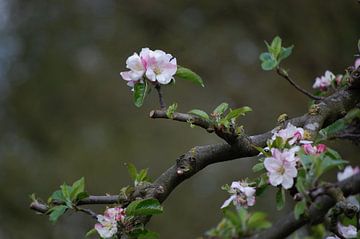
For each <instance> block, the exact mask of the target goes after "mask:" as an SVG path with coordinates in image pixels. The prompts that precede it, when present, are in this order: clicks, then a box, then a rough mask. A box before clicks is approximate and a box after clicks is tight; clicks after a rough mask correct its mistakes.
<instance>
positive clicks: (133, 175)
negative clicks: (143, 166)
mask: <svg viewBox="0 0 360 239" xmlns="http://www.w3.org/2000/svg"><path fill="white" fill-rule="evenodd" d="M126 166H127V170H128V172H129V175H130V177H131V179H132V180H134V181H135V180H136V177H137V174H138V173H137V169H136V167H135V165H134V164H132V163H127V164H126Z"/></svg>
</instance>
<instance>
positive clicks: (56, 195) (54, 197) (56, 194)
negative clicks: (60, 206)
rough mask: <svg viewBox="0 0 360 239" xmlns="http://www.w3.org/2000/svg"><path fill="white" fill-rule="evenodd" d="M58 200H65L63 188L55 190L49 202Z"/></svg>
mask: <svg viewBox="0 0 360 239" xmlns="http://www.w3.org/2000/svg"><path fill="white" fill-rule="evenodd" d="M53 200H56V201H60V202H65V201H66V198H65V197H64V195H63V193H62V191H61V190H56V191H55V192H53V193H52V194H51V196H50V198H49V200H48V202H49V203H50V202H51V201H53Z"/></svg>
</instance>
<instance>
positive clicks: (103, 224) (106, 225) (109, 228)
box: [95, 207, 125, 238]
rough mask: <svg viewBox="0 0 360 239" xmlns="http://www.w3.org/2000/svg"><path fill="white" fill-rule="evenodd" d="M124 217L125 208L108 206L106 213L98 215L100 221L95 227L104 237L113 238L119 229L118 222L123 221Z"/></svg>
mask: <svg viewBox="0 0 360 239" xmlns="http://www.w3.org/2000/svg"><path fill="white" fill-rule="evenodd" d="M124 218H125V210H124V209H122V208H121V207H115V208H108V209H106V210H105V212H104V215H98V216H97V220H98V222H99V223H96V224H95V229H96V231H97V232H98V233H99V235H100V236H101V237H102V238H111V237H113V236H114V235H115V234H116V233H117V231H118V229H117V223H118V222H123V221H124Z"/></svg>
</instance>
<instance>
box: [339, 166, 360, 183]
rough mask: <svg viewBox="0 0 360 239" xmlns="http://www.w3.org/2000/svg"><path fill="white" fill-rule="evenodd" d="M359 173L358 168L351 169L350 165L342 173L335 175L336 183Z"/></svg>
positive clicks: (359, 169)
mask: <svg viewBox="0 0 360 239" xmlns="http://www.w3.org/2000/svg"><path fill="white" fill-rule="evenodd" d="M359 172H360V168H359V167H355V168H353V167H351V166H350V165H349V166H347V167H346V168H345V169H344V171H343V172H338V174H337V179H338V181H342V180H344V179H347V178H349V177H351V176H353V175H354V174H357V173H359Z"/></svg>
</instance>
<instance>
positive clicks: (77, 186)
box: [70, 177, 85, 201]
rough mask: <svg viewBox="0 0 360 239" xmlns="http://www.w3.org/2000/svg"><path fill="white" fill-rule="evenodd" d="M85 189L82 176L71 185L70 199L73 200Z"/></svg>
mask: <svg viewBox="0 0 360 239" xmlns="http://www.w3.org/2000/svg"><path fill="white" fill-rule="evenodd" d="M84 191H85V179H84V177H82V178H80V179H79V180H77V181H76V182H74V183H73V185H72V186H71V191H70V199H71V201H75V200H76V199H77V198H78V195H80V194H81V193H83V192H84Z"/></svg>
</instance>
